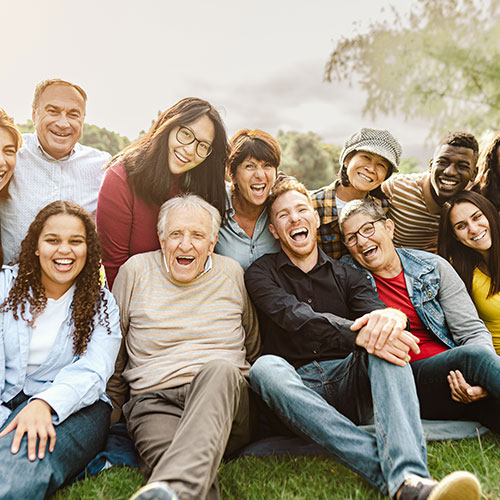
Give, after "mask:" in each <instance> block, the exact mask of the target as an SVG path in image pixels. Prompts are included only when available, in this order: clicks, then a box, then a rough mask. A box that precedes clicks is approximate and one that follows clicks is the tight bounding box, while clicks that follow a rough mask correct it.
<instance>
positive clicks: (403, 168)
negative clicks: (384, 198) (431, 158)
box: [398, 156, 427, 174]
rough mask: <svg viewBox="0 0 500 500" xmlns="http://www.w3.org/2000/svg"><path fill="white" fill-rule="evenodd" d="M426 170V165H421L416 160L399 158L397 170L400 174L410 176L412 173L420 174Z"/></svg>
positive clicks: (413, 157)
mask: <svg viewBox="0 0 500 500" xmlns="http://www.w3.org/2000/svg"><path fill="white" fill-rule="evenodd" d="M426 168H427V165H421V163H420V161H419V159H418V158H415V156H408V157H406V158H405V157H403V158H401V162H400V164H399V168H398V170H399V173H400V174H411V173H413V172H422V171H423V170H425V169H426Z"/></svg>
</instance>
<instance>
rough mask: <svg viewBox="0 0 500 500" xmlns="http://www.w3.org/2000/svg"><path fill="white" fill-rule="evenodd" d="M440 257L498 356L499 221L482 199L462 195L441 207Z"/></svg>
mask: <svg viewBox="0 0 500 500" xmlns="http://www.w3.org/2000/svg"><path fill="white" fill-rule="evenodd" d="M438 250H439V254H440V255H442V256H443V257H444V258H445V259H448V260H449V261H450V262H451V264H452V265H453V267H454V268H455V270H456V271H457V273H458V274H459V275H460V277H461V278H462V280H463V281H464V283H465V286H466V287H467V290H468V292H469V294H470V295H471V297H472V300H473V301H474V304H475V305H476V309H477V312H478V314H479V317H480V318H481V319H482V320H483V321H484V323H485V324H486V327H487V328H488V330H489V331H490V332H491V335H492V338H493V345H494V347H495V350H496V352H497V354H500V218H499V215H498V212H497V210H496V208H495V207H494V205H493V204H492V203H491V202H490V201H489V200H487V199H486V198H485V197H484V196H482V195H480V194H478V193H474V192H472V191H461V192H460V193H458V194H457V196H455V197H454V198H453V199H452V200H451V201H450V202H448V203H447V204H446V205H445V206H444V207H443V212H442V214H441V220H440V227H439V247H438Z"/></svg>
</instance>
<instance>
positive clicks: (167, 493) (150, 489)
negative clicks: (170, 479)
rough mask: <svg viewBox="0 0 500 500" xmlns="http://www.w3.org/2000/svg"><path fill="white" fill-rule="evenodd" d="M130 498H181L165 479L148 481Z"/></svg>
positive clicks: (175, 499) (150, 499)
mask: <svg viewBox="0 0 500 500" xmlns="http://www.w3.org/2000/svg"><path fill="white" fill-rule="evenodd" d="M130 500H179V497H178V496H177V495H176V494H175V492H174V491H173V490H172V489H170V488H169V487H168V485H167V483H165V482H164V481H155V482H153V483H148V484H146V486H143V487H142V488H141V489H140V490H138V491H137V492H136V493H135V494H134V495H132V496H131V497H130Z"/></svg>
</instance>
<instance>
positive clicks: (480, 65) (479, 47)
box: [325, 0, 500, 135]
mask: <svg viewBox="0 0 500 500" xmlns="http://www.w3.org/2000/svg"><path fill="white" fill-rule="evenodd" d="M391 13H392V14H391V16H390V17H391V19H386V20H384V21H377V22H371V23H370V25H369V27H368V31H367V32H366V33H360V32H358V33H357V34H354V35H353V36H351V37H349V38H342V39H341V40H340V41H339V42H338V43H337V44H336V46H335V48H334V50H333V52H332V53H331V55H330V58H329V61H328V62H327V64H326V68H325V79H327V80H328V81H331V80H332V79H335V80H345V79H347V80H348V81H352V78H353V76H354V75H356V76H357V78H358V81H359V83H360V85H361V87H362V88H363V89H364V90H365V91H366V94H367V99H366V102H365V106H364V112H365V113H368V114H369V115H371V116H372V117H374V116H375V115H376V114H378V113H382V114H392V113H394V112H396V111H400V112H402V113H403V114H404V115H405V116H406V118H409V117H414V116H420V117H424V118H427V119H429V120H430V123H431V124H432V133H433V135H440V134H442V133H443V132H444V131H446V130H458V129H470V130H473V131H474V132H475V133H476V134H479V133H481V132H483V131H485V130H487V129H494V130H496V129H497V128H498V121H499V117H500V86H499V85H498V75H499V74H500V0H486V1H481V0H416V1H415V3H414V4H413V6H412V8H411V9H410V11H409V13H408V14H406V15H404V16H401V15H399V14H398V13H397V12H396V9H395V8H392V10H391Z"/></svg>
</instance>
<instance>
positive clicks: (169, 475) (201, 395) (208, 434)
mask: <svg viewBox="0 0 500 500" xmlns="http://www.w3.org/2000/svg"><path fill="white" fill-rule="evenodd" d="M249 391H250V387H249V384H248V382H247V381H246V379H245V377H244V376H243V375H242V374H241V373H240V371H239V370H238V368H236V367H235V366H234V365H232V364H231V363H230V362H228V361H225V360H215V361H210V362H209V363H207V364H205V365H204V366H203V367H202V368H201V369H200V371H199V372H198V373H197V375H196V376H195V377H194V379H193V381H192V382H191V383H190V384H185V385H182V386H179V387H175V388H172V389H164V390H160V391H156V392H149V393H144V394H138V395H136V396H134V397H132V398H131V399H130V401H128V402H127V403H126V404H125V405H124V407H123V413H124V414H125V418H126V420H127V428H128V431H129V434H130V436H131V438H132V439H133V441H134V443H135V446H136V448H137V451H138V453H139V457H140V458H139V464H140V467H141V471H142V473H143V474H144V475H145V476H146V477H149V482H152V481H167V482H168V483H169V485H170V486H171V487H172V489H173V490H174V491H175V492H176V493H177V495H178V496H179V499H180V500H203V499H210V500H217V499H219V498H220V495H219V486H218V482H217V468H218V467H219V463H220V461H221V459H222V456H223V455H224V451H225V450H226V451H227V453H228V454H230V453H232V452H234V451H236V450H237V449H238V448H240V447H242V446H244V445H245V444H246V443H247V442H248V441H249V440H250V435H251V433H250V430H251V429H250V420H251V419H250V410H249Z"/></svg>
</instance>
